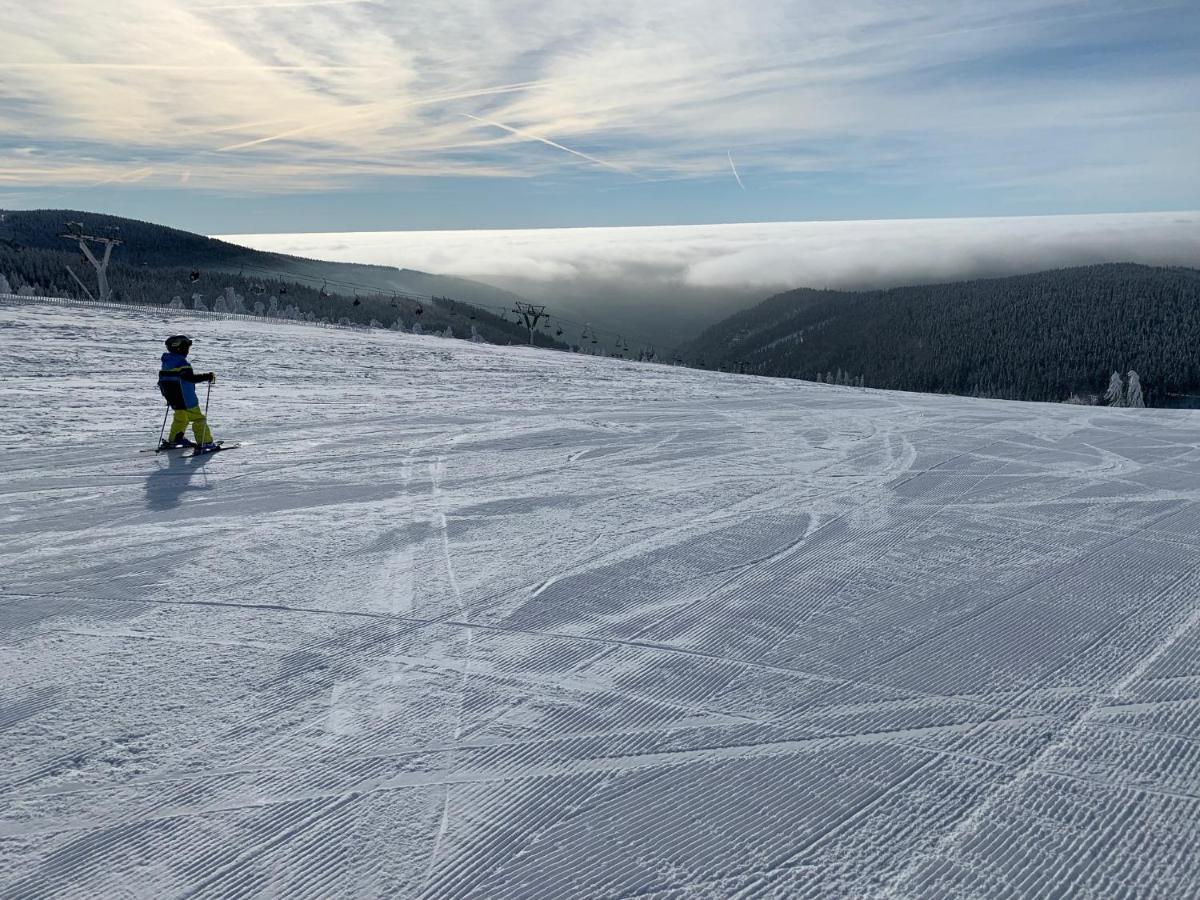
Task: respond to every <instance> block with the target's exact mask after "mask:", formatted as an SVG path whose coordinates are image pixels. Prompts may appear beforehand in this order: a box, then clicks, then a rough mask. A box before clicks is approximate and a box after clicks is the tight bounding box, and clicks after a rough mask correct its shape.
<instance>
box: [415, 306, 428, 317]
mask: <svg viewBox="0 0 1200 900" xmlns="http://www.w3.org/2000/svg"><path fill="white" fill-rule="evenodd" d="M423 312H425V308H424V307H423V306H421V304H420V303H418V304H417V308H416V309H414V310H413V313H414V314H415V315H418V316H419V315H421V313H423Z"/></svg>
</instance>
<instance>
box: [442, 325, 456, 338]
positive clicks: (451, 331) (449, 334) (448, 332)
mask: <svg viewBox="0 0 1200 900" xmlns="http://www.w3.org/2000/svg"><path fill="white" fill-rule="evenodd" d="M442 337H444V338H452V337H454V329H453V328H451V327H450V326H449V325H447V326H446V330H445V331H443V332H442Z"/></svg>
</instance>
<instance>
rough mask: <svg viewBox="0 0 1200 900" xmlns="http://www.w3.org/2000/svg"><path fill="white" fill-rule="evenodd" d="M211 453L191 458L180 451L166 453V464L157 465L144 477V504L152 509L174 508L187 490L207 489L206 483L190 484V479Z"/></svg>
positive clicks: (199, 471)
mask: <svg viewBox="0 0 1200 900" xmlns="http://www.w3.org/2000/svg"><path fill="white" fill-rule="evenodd" d="M212 455H213V454H207V455H205V456H198V457H196V458H194V459H193V458H192V457H190V456H185V455H184V454H181V453H168V454H167V464H166V465H165V466H163V465H159V466H158V467H157V468H156V469H155V470H154V471H153V472H152V473H150V475H149V477H147V478H146V505H147V506H148V507H150V508H151V509H153V510H167V509H174V508H175V507H177V506H178V505H179V504H180V502H182V500H183V495H184V494H185V493H187V492H188V491H207V490H211V489H212V485H208V484H192V479H193V478H195V477H196V475H198V474H200V473H201V472H202V471H203V469H204V464H205V463H207V462H208V460H209V459H210V458H211V457H212Z"/></svg>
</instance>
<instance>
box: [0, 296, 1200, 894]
mask: <svg viewBox="0 0 1200 900" xmlns="http://www.w3.org/2000/svg"><path fill="white" fill-rule="evenodd" d="M180 330H186V331H187V332H188V333H190V334H193V335H194V336H195V338H196V344H195V349H194V351H193V357H194V362H195V364H196V365H197V367H198V368H200V369H205V368H209V367H211V368H215V369H216V370H217V371H218V372H219V373H220V375H221V378H220V380H219V381H218V383H217V386H216V387H215V389H214V390H213V395H212V409H211V420H212V424H213V427H214V430H215V431H216V434H217V437H218V438H226V439H229V440H240V441H242V442H244V447H243V449H240V450H238V451H237V452H235V453H228V454H221V455H218V456H215V457H206V458H202V459H199V460H190V459H187V458H184V457H181V456H179V455H171V456H169V457H163V456H154V455H152V454H141V453H138V452H137V451H138V450H139V449H141V448H143V447H147V446H151V445H152V444H153V442H154V440H155V439H156V435H157V428H158V425H159V423H160V422H161V418H162V409H161V406H159V405H158V401H157V396H156V394H155V391H154V386H153V378H154V371H155V369H156V366H157V357H158V354H159V352H160V343H159V341H160V340H161V338H162V336H164V335H166V334H170V333H172V332H174V331H180ZM64 348H68V349H67V350H64ZM281 348H282V349H281ZM0 359H3V365H2V366H0V368H2V369H3V374H2V378H3V380H2V381H0V464H2V465H0V571H2V572H3V575H4V577H3V579H2V580H0V670H2V671H3V672H4V673H5V675H4V678H3V679H2V680H0V896H3V897H5V898H8V897H14V898H34V897H39V898H40V897H46V896H54V897H87V898H92V897H126V896H129V897H143V896H144V897H196V898H200V897H205V898H208V897H214V898H215V897H222V898H224V897H252V896H253V897H260V896H268V897H289V898H291V897H298V898H325V897H334V896H362V897H367V896H378V897H383V896H388V897H418V896H420V897H429V898H439V900H440V898H456V897H481V898H489V900H491V898H516V897H531V898H555V897H563V898H567V897H570V898H574V897H641V898H656V900H658V898H661V900H667V898H673V900H678V898H695V897H728V896H736V897H745V898H760V897H813V898H825V897H835V896H836V897H841V896H881V897H911V898H925V897H932V896H960V897H997V898H1008V897H1044V896H1092V897H1105V898H1110V897H1190V896H1197V895H1200V854H1197V853H1196V852H1195V848H1196V847H1197V846H1200V538H1198V536H1197V535H1198V531H1200V505H1198V504H1197V501H1198V500H1200V451H1198V449H1197V445H1198V444H1200V419H1198V418H1197V417H1196V416H1195V414H1192V413H1187V412H1173V411H1150V410H1136V411H1135V410H1105V409H1095V408H1080V407H1070V406H1057V405H1047V404H1021V403H1005V402H999V401H980V400H970V399H964V398H954V397H934V396H924V395H905V394H899V393H888V392H882V391H861V390H855V389H850V388H840V387H832V386H824V385H813V384H808V383H802V382H784V381H777V380H769V379H755V378H747V377H738V376H733V375H722V374H717V373H709V372H697V371H690V370H683V369H675V368H671V367H667V366H651V365H636V364H632V363H626V362H621V361H617V360H597V359H592V358H587V357H578V356H573V355H568V354H556V353H548V352H538V351H532V350H529V349H526V348H518V347H505V348H500V347H492V346H487V345H475V344H470V343H468V342H463V341H447V340H443V339H438V338H428V337H415V336H411V335H396V334H390V333H385V332H375V333H365V332H357V333H356V332H350V331H339V330H323V329H318V328H311V327H305V326H299V325H290V324H285V323H281V322H270V323H267V322H263V323H257V322H246V321H230V320H226V321H222V320H217V319H215V318H214V319H197V318H193V317H188V318H186V319H184V318H179V319H174V318H172V316H171V315H170V314H169V313H164V312H162V311H149V310H147V311H132V310H130V311H122V310H115V309H103V310H102V309H84V308H69V309H68V308H58V307H49V306H39V305H37V304H33V303H23V304H11V303H10V304H0Z"/></svg>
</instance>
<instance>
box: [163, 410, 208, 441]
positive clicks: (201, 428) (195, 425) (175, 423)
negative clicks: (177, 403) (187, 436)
mask: <svg viewBox="0 0 1200 900" xmlns="http://www.w3.org/2000/svg"><path fill="white" fill-rule="evenodd" d="M189 424H190V425H191V426H192V434H194V435H195V436H196V443H197V444H208V443H211V442H212V432H211V431H209V430H208V420H207V419H205V418H204V413H202V412H201V411H200V407H198V406H193V407H192V408H191V409H177V410H175V418H173V419H172V420H171V440H172V441H173V440H175V439H176V438H178V437H182V436H183V433H184V432H185V431H187V427H188V425H189Z"/></svg>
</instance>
